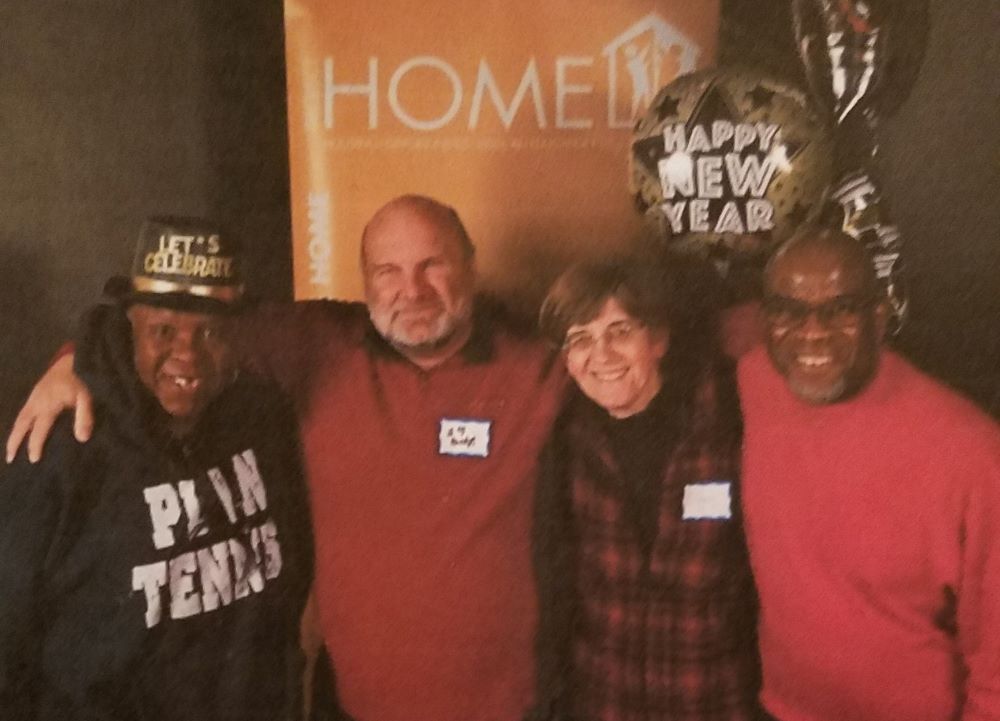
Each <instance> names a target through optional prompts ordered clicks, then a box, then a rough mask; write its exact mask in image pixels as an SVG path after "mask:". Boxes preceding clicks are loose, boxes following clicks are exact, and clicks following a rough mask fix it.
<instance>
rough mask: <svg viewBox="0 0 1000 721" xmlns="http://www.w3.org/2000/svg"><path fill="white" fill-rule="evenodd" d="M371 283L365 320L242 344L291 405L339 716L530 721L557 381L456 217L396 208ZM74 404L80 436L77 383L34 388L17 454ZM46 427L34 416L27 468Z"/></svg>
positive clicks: (290, 326) (347, 310)
mask: <svg viewBox="0 0 1000 721" xmlns="http://www.w3.org/2000/svg"><path fill="white" fill-rule="evenodd" d="M362 269H363V272H364V280H365V295H366V305H367V307H366V305H363V304H360V303H343V302H336V301H310V302H305V303H297V304H294V305H293V306H284V307H275V308H264V309H261V310H260V311H259V312H258V313H257V314H256V318H254V319H252V321H251V323H250V326H251V327H250V328H248V332H247V334H245V335H246V337H247V344H248V346H250V345H251V344H252V349H251V350H252V351H253V356H254V360H255V362H256V363H257V364H258V365H260V366H264V368H265V369H267V370H270V371H271V372H272V373H273V374H274V376H275V377H277V378H278V379H279V380H280V381H282V382H283V385H285V386H286V388H288V389H289V390H291V392H292V393H293V395H294V397H295V399H296V401H297V405H298V410H299V415H300V420H301V424H302V439H303V446H304V450H305V456H306V465H307V470H308V475H309V483H310V489H311V505H312V514H313V521H314V528H315V529H316V534H315V535H316V586H315V596H316V602H317V609H318V615H319V621H320V626H321V630H322V635H323V637H324V639H325V641H326V644H327V647H328V649H329V652H330V654H331V657H332V660H333V666H334V669H335V672H336V677H337V692H338V696H339V699H340V702H341V703H342V705H343V707H344V709H345V710H346V712H347V713H348V714H350V715H351V716H353V717H355V718H357V719H358V720H359V721H519V720H520V719H521V718H522V717H523V715H524V714H525V712H526V711H527V710H528V709H529V707H530V706H531V705H532V703H533V696H534V693H533V691H534V689H533V685H534V652H533V644H534V633H535V627H536V622H537V609H536V599H535V593H534V586H533V583H532V574H531V560H530V558H531V556H530V549H529V539H530V526H531V512H532V489H533V485H534V480H535V476H536V473H537V458H538V454H539V451H540V449H541V446H542V444H543V443H544V441H545V439H546V438H547V436H548V433H549V430H550V427H551V424H552V421H553V417H554V415H555V411H556V408H557V405H558V401H559V397H560V395H561V390H562V388H563V385H564V379H563V374H562V372H561V370H559V369H557V368H556V367H554V366H553V357H552V354H551V353H550V352H549V351H548V350H547V349H546V348H545V347H544V346H543V345H542V344H541V343H539V342H538V341H537V340H536V339H535V338H534V337H533V335H532V334H531V333H530V332H524V331H522V330H521V328H520V327H519V326H518V325H517V324H516V323H514V322H513V320H512V319H511V318H509V317H508V316H507V315H506V314H505V313H504V312H503V311H502V309H500V308H499V307H498V306H496V305H495V304H491V303H490V302H489V301H487V300H486V299H483V298H477V297H475V296H474V286H475V280H476V275H475V263H474V250H473V246H472V243H471V242H470V241H469V237H468V235H467V233H466V231H465V229H464V227H463V226H462V223H461V221H460V220H459V218H458V216H457V214H456V213H455V211H454V210H452V209H451V208H449V207H447V206H444V205H442V204H441V203H438V202H437V201H434V200H431V199H429V198H425V197H420V196H404V197H401V198H397V199H395V200H393V201H391V202H390V203H388V204H387V205H386V206H384V207H383V208H381V209H380V210H379V211H378V212H377V213H376V214H375V215H374V217H373V218H372V220H371V221H370V222H369V224H368V226H367V227H366V229H365V232H364V236H363V239H362ZM65 365H66V361H65V360H62V361H59V362H57V363H56V364H55V366H54V370H53V371H52V372H54V373H56V374H57V375H58V374H59V373H63V375H65ZM81 394H83V396H82V397H83V398H84V401H83V402H82V403H81V402H79V401H77V400H76V399H77V396H80V395H81ZM74 404H75V405H76V407H77V411H78V420H77V424H76V425H77V428H78V429H79V431H80V433H79V435H82V436H86V435H87V423H88V420H87V419H86V418H85V417H83V416H86V411H87V410H88V408H89V401H88V400H87V397H86V390H85V389H84V388H82V386H80V385H79V384H78V382H76V381H68V380H65V379H63V380H62V381H60V382H59V383H58V385H57V386H56V387H53V386H52V384H46V385H45V386H43V387H42V388H40V389H36V391H35V392H34V393H33V395H32V399H30V400H29V403H28V405H27V406H26V408H25V410H24V411H22V414H21V416H20V417H19V418H20V419H19V421H18V423H17V424H16V426H15V429H14V431H13V432H12V438H11V441H10V442H9V447H11V445H13V446H14V447H16V445H17V444H18V443H19V442H20V440H21V438H22V437H23V436H24V435H25V433H26V430H27V427H28V426H29V425H30V423H31V421H30V420H29V419H30V418H32V417H35V416H41V417H43V418H46V417H48V416H51V415H53V409H60V410H61V409H62V408H63V407H66V406H68V405H74ZM81 410H82V411H84V413H83V414H82V416H81V413H80V411H81ZM46 430H47V428H46V421H44V420H39V421H35V428H34V430H33V431H32V438H31V439H30V440H29V448H30V449H31V451H30V455H31V456H32V457H34V458H37V456H38V455H39V452H40V447H41V441H42V439H43V438H44V433H45V431H46ZM81 440H82V439H81Z"/></svg>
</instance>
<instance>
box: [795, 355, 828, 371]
mask: <svg viewBox="0 0 1000 721" xmlns="http://www.w3.org/2000/svg"><path fill="white" fill-rule="evenodd" d="M795 362H796V363H797V364H798V365H800V366H802V367H803V368H807V369H809V370H822V369H823V368H826V367H827V366H829V365H831V364H832V363H833V356H830V355H800V356H796V358H795Z"/></svg>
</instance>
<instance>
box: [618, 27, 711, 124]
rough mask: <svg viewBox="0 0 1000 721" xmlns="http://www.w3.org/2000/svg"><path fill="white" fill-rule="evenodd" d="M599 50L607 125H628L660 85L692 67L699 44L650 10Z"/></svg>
mask: <svg viewBox="0 0 1000 721" xmlns="http://www.w3.org/2000/svg"><path fill="white" fill-rule="evenodd" d="M602 54H603V55H604V57H605V58H607V65H608V97H609V100H610V102H609V105H608V125H609V126H610V127H631V125H632V123H633V122H634V121H635V119H636V118H638V117H639V115H640V114H641V113H643V112H644V111H645V110H646V108H647V107H649V104H650V103H651V102H652V100H653V97H654V96H655V95H656V93H657V92H658V91H659V90H660V88H662V87H663V86H664V85H666V84H667V83H669V82H670V81H671V80H673V79H674V78H675V77H677V76H678V75H683V74H685V73H689V72H691V71H693V70H694V69H695V67H696V66H697V63H698V56H699V55H700V54H701V48H700V47H699V46H698V44H697V43H696V42H694V41H693V40H692V39H691V38H689V37H688V36H687V35H685V34H684V33H682V32H681V31H679V30H678V29H677V28H675V27H674V26H673V25H671V24H670V23H668V22H667V21H666V20H664V19H663V18H662V17H660V15H659V14H658V13H655V12H653V13H650V14H649V15H647V16H646V17H644V18H642V19H641V20H639V21H638V22H637V23H635V24H634V25H632V26H631V27H629V28H628V29H627V30H625V32H623V33H621V34H620V35H619V36H618V37H616V38H615V39H614V40H612V41H611V42H610V43H608V44H607V45H606V46H605V47H604V50H603V51H602ZM623 104H624V106H625V107H626V108H627V110H626V112H625V113H621V105H623ZM621 115H625V117H621Z"/></svg>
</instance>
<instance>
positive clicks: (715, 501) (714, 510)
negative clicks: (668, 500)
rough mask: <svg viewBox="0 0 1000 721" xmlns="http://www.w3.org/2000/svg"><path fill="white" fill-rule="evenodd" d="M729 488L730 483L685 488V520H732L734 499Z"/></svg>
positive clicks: (700, 484)
mask: <svg viewBox="0 0 1000 721" xmlns="http://www.w3.org/2000/svg"><path fill="white" fill-rule="evenodd" d="M729 486H730V483H729V481H710V482H708V483H689V484H687V485H686V486H684V515H683V518H684V519H685V520H693V519H697V518H717V519H724V518H732V516H733V507H732V506H733V499H732V494H731V493H730V488H729Z"/></svg>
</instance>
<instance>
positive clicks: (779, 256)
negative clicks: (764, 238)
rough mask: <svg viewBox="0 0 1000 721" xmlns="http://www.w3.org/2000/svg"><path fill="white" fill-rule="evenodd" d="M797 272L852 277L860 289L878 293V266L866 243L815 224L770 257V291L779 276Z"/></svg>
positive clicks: (767, 273)
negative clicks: (791, 271)
mask: <svg viewBox="0 0 1000 721" xmlns="http://www.w3.org/2000/svg"><path fill="white" fill-rule="evenodd" d="M789 268H792V269H795V271H796V272H805V271H810V270H812V271H818V272H824V273H825V274H827V275H833V276H836V277H838V278H850V279H851V281H852V283H851V285H852V286H856V288H857V291H858V292H861V293H864V294H867V295H872V294H875V293H877V292H878V289H879V286H878V281H877V279H876V277H875V266H874V265H873V263H872V261H871V257H870V256H869V254H868V252H867V251H866V250H865V248H864V246H863V245H862V244H861V243H859V242H858V241H857V240H855V239H854V238H852V237H851V236H849V235H847V234H846V233H844V232H843V231H839V230H832V229H830V228H820V227H816V226H805V227H802V228H800V229H799V230H797V231H796V232H795V233H794V234H793V235H792V236H791V237H790V238H789V239H788V240H787V241H785V243H783V244H782V245H781V247H780V248H778V250H777V252H775V254H774V255H773V256H772V257H771V260H770V262H768V264H767V268H766V269H765V271H764V283H765V287H766V289H767V290H768V291H771V290H772V289H773V288H774V284H775V279H776V278H784V277H785V276H787V274H788V271H789Z"/></svg>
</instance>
